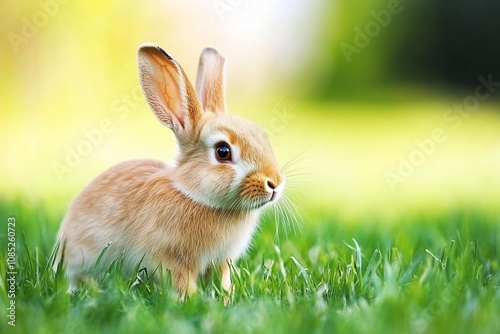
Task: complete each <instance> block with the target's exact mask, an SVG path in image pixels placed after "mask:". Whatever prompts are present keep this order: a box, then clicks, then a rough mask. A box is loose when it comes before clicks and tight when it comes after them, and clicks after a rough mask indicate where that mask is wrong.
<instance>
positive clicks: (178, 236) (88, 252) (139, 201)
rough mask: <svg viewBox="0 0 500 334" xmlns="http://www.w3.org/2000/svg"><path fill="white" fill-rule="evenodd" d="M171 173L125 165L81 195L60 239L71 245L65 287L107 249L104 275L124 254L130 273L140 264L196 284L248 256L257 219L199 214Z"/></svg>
mask: <svg viewBox="0 0 500 334" xmlns="http://www.w3.org/2000/svg"><path fill="white" fill-rule="evenodd" d="M174 173H175V169H174V168H173V167H172V166H168V165H166V164H164V163H163V162H161V161H154V160H133V161H127V162H123V163H121V164H118V165H116V166H114V167H112V168H110V169H109V170H107V171H105V172H104V173H102V174H101V175H100V176H99V177H97V178H96V179H95V180H94V181H93V182H92V183H90V184H89V185H88V186H87V187H86V188H85V189H84V190H83V191H82V193H81V194H80V195H79V196H78V197H77V198H76V199H75V201H74V202H73V203H72V205H71V209H70V210H69V211H68V213H67V215H66V217H65V220H64V222H63V226H64V228H65V229H66V230H71V231H72V232H73V233H69V234H68V235H67V236H65V242H66V244H67V245H72V247H67V249H66V252H65V257H67V259H68V261H67V270H68V273H70V280H71V279H74V278H78V276H79V274H80V273H84V272H88V271H89V270H90V269H92V266H93V265H94V264H95V262H96V260H97V258H98V256H99V254H100V252H101V251H102V250H103V249H105V248H106V246H108V245H109V247H108V248H107V249H106V250H105V251H104V253H103V255H104V256H103V258H102V262H101V264H102V265H103V266H104V267H107V266H109V264H110V261H112V260H114V259H116V258H117V257H118V256H119V255H120V254H121V253H125V254H126V257H125V261H126V262H125V268H127V269H132V268H134V267H135V266H136V265H137V264H138V263H139V261H140V260H141V259H143V264H142V265H143V266H145V267H149V268H152V269H155V268H156V267H158V264H161V265H162V267H163V268H169V269H172V270H174V271H175V269H177V268H183V269H186V270H189V271H190V272H191V273H192V275H194V277H197V276H198V274H199V273H203V272H204V271H205V270H206V268H207V267H208V266H209V265H210V264H211V263H214V264H217V265H222V264H224V262H225V261H228V260H229V259H237V258H238V257H239V256H240V255H241V254H242V253H243V252H244V251H245V249H246V248H247V246H248V244H249V242H250V240H251V236H252V234H253V232H254V230H255V227H256V225H257V218H258V213H257V212H255V211H254V212H252V211H250V212H237V213H235V214H231V215H228V214H227V213H226V212H224V211H222V210H220V209H212V208H209V207H200V204H199V203H196V202H195V201H193V200H192V199H190V198H188V197H187V195H185V194H183V193H182V192H181V191H179V190H177V189H176V188H175V185H174V182H173V181H172V176H173V174H174ZM80 212H85V215H81V214H79V213H80ZM178 212H183V213H184V214H183V215H182V216H179V215H178V214H177V213H178ZM75 246H77V247H75ZM84 254H85V256H84ZM143 257H144V258H143ZM72 276H73V277H72Z"/></svg>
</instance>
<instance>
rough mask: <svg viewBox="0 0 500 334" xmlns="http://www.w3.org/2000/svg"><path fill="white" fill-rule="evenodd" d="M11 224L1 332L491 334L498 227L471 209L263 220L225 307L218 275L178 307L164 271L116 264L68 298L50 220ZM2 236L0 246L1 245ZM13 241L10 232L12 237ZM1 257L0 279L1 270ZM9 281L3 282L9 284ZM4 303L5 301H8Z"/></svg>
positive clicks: (16, 208) (499, 290)
mask: <svg viewBox="0 0 500 334" xmlns="http://www.w3.org/2000/svg"><path fill="white" fill-rule="evenodd" d="M1 212H2V220H3V224H2V226H4V228H6V227H5V226H6V224H7V220H8V217H14V218H15V223H16V224H15V239H16V242H17V243H16V250H15V252H16V256H17V264H16V268H15V271H16V272H17V273H16V274H15V275H14V276H15V297H14V298H9V297H8V296H9V291H8V290H9V284H7V285H4V284H6V282H9V281H8V280H7V281H6V279H4V278H2V285H1V286H0V289H1V290H3V291H2V293H1V294H0V296H1V297H0V301H1V307H2V309H3V310H4V311H3V312H5V310H6V309H7V307H9V305H10V302H11V300H15V327H12V326H10V325H9V324H8V321H11V320H9V319H8V318H7V317H5V316H4V317H3V320H2V321H1V322H0V331H1V332H2V333H68V334H70V333H71V334H74V333H100V332H103V333H111V332H115V333H138V332H143V333H148V332H151V333H155V332H156V333H159V332H162V333H197V332H203V333H323V332H328V333H334V332H335V333H495V332H498V330H499V328H500V319H499V317H498V314H500V270H499V250H500V227H499V226H500V224H499V223H500V221H499V218H498V216H495V215H488V214H485V213H481V212H480V211H474V210H459V211H455V212H448V213H447V214H417V213H413V214H407V215H402V216H401V217H400V218H399V220H398V221H396V222H393V223H391V224H387V223H386V222H384V221H376V220H370V219H365V220H358V221H350V222H346V221H345V220H343V219H340V218H339V217H336V216H335V215H332V214H331V213H325V212H322V211H317V212H313V213H311V214H310V215H308V218H307V221H303V222H302V232H296V233H294V232H291V233H288V236H285V234H284V233H283V228H282V227H279V228H278V231H279V233H278V235H277V234H276V233H275V232H276V227H275V222H274V218H273V217H274V216H273V215H272V214H270V215H267V216H266V217H265V219H264V220H263V221H262V224H261V227H262V228H261V230H260V231H259V232H258V233H257V235H256V238H255V240H254V243H253V246H252V249H251V250H250V252H249V253H248V254H247V255H246V256H245V257H244V258H242V259H240V260H239V261H238V262H237V263H236V264H235V266H234V268H233V271H232V278H233V281H234V283H235V288H236V292H235V295H234V299H233V301H232V302H231V303H230V304H229V305H227V306H224V299H225V297H227V296H225V295H224V293H221V291H220V288H219V283H218V282H219V278H220V277H219V273H217V272H214V273H213V274H212V275H210V276H209V277H206V278H205V279H204V280H201V281H200V286H201V290H200V293H199V294H197V295H195V296H194V297H193V298H191V299H190V300H187V301H185V302H178V301H177V300H176V297H175V295H174V294H173V291H172V290H171V286H170V281H169V276H168V273H166V274H165V275H164V276H163V278H162V280H161V283H160V284H155V283H152V282H150V281H148V280H147V279H137V278H136V277H122V276H121V275H119V274H118V272H117V271H118V270H117V268H119V266H120V261H119V260H118V261H117V262H116V263H115V265H114V266H112V267H111V268H110V269H109V271H108V272H107V273H105V274H103V275H100V276H99V277H98V279H97V284H88V285H85V286H83V287H82V288H81V290H80V291H79V292H77V293H75V294H67V293H66V289H67V282H66V279H65V278H64V276H63V275H62V273H61V272H58V273H54V272H53V271H52V270H51V263H52V261H53V259H52V257H51V250H52V246H53V240H54V235H55V233H56V229H57V223H56V224H54V221H57V222H58V221H59V220H60V219H61V215H62V213H60V214H57V213H56V214H54V213H50V212H49V211H48V210H46V208H45V207H44V206H43V205H41V204H27V203H25V202H22V201H17V202H12V201H11V202H4V203H3V204H2V207H1ZM6 235H7V233H6V234H4V233H3V232H2V234H1V236H2V237H1V238H2V239H1V245H2V248H5V245H6V244H7V240H6ZM11 235H12V233H11ZM7 257H8V253H7V252H5V251H4V249H2V252H0V272H1V273H2V276H3V274H4V273H6V272H9V271H11V270H9V268H7V265H8V259H7ZM9 277H10V276H8V277H7V278H9ZM10 297H12V296H10Z"/></svg>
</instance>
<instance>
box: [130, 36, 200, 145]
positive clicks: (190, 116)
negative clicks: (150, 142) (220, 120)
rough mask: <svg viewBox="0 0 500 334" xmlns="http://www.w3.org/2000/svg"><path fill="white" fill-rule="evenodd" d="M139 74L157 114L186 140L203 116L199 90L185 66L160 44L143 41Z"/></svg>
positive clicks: (160, 119)
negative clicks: (189, 78) (192, 84)
mask: <svg viewBox="0 0 500 334" xmlns="http://www.w3.org/2000/svg"><path fill="white" fill-rule="evenodd" d="M137 59H138V65H139V77H140V81H141V86H142V90H143V92H144V96H145V98H146V101H147V102H148V104H149V107H150V108H151V110H152V111H153V113H154V115H155V116H156V118H157V119H158V120H159V121H160V123H162V124H163V125H165V126H166V127H168V128H170V129H172V131H173V132H174V134H175V135H176V136H177V138H178V139H179V140H180V141H181V142H183V141H185V140H188V139H189V138H190V137H191V136H192V132H193V131H194V128H195V126H196V124H197V122H198V120H199V119H200V118H201V116H202V111H201V107H200V103H199V101H198V98H197V97H196V93H195V91H194V89H193V87H192V86H191V83H190V82H189V80H188V79H187V77H186V74H185V73H184V70H183V69H182V67H181V66H180V65H179V64H178V63H177V62H176V61H175V60H174V59H172V57H170V56H169V55H168V54H167V53H166V52H165V51H163V49H161V48H160V47H159V46H156V45H152V44H143V45H141V46H140V47H139V50H138V52H137Z"/></svg>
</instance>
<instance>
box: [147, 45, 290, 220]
mask: <svg viewBox="0 0 500 334" xmlns="http://www.w3.org/2000/svg"><path fill="white" fill-rule="evenodd" d="M138 64H139V75H140V80H141V86H142V90H143V92H144V95H145V97H146V100H147V102H148V104H149V106H150V108H151V110H152V111H153V113H154V115H155V116H156V118H157V119H158V120H159V121H160V123H162V124H163V125H165V126H166V127H168V128H170V129H172V131H173V132H174V134H175V137H176V139H177V143H178V146H179V147H178V152H177V156H176V158H175V161H176V166H175V169H174V171H173V172H172V180H173V182H174V185H175V187H176V188H177V189H178V190H180V191H181V192H182V193H183V194H185V195H186V196H188V197H189V198H191V199H192V200H194V201H195V202H198V203H200V204H202V205H205V206H209V207H211V208H214V209H220V210H224V211H226V210H231V211H233V210H234V211H250V210H254V209H258V208H261V207H263V206H265V205H266V204H269V203H273V202H275V201H277V200H278V199H279V198H280V196H281V194H282V192H283V188H284V184H285V176H284V175H283V173H282V172H281V170H280V168H279V166H278V163H277V162H276V158H275V156H274V153H273V151H272V149H271V145H270V143H269V139H268V137H267V135H266V134H265V132H264V131H263V130H262V129H261V128H260V127H259V126H257V125H256V124H254V123H252V122H250V121H247V120H245V119H242V118H239V117H236V116H232V115H229V114H226V112H225V98H224V58H223V57H222V56H221V55H220V54H219V53H218V52H217V51H215V50H214V49H211V48H207V49H205V50H204V51H203V52H202V54H201V57H200V63H199V68H198V77H197V81H196V92H195V90H194V88H193V86H192V85H191V83H190V82H189V80H188V79H187V77H186V75H185V73H184V70H183V69H182V67H181V66H180V65H179V64H178V63H177V62H176V61H175V60H174V59H172V58H171V57H170V56H169V55H168V54H167V53H166V52H165V51H163V50H162V49H161V48H160V47H158V46H155V45H150V44H145V45H142V46H140V47H139V50H138Z"/></svg>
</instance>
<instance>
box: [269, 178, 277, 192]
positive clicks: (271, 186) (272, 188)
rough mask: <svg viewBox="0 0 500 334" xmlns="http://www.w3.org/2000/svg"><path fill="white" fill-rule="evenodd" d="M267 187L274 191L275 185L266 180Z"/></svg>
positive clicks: (271, 181)
mask: <svg viewBox="0 0 500 334" xmlns="http://www.w3.org/2000/svg"><path fill="white" fill-rule="evenodd" d="M267 187H268V188H270V189H271V190H274V189H276V184H275V183H274V181H273V180H269V179H268V180H267Z"/></svg>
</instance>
